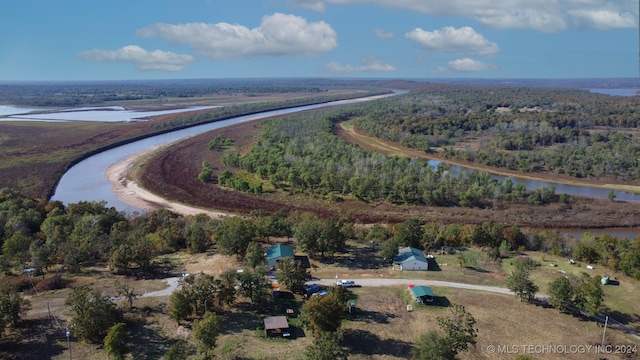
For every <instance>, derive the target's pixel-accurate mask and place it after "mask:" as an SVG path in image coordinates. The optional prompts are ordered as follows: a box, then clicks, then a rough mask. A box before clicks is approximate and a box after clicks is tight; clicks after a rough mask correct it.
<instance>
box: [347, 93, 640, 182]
mask: <svg viewBox="0 0 640 360" xmlns="http://www.w3.org/2000/svg"><path fill="white" fill-rule="evenodd" d="M361 107H362V108H363V111H362V115H361V116H359V117H358V118H357V119H356V121H355V124H356V126H357V127H358V128H360V129H363V130H365V131H366V132H368V133H369V134H371V135H373V136H376V137H379V138H382V139H385V140H389V141H394V142H398V143H400V144H402V145H404V146H408V147H411V148H415V149H420V150H424V151H427V152H429V151H433V148H435V147H439V148H443V151H442V155H444V156H445V157H448V158H451V159H457V160H467V161H474V162H478V163H481V164H485V165H490V166H494V167H503V168H508V169H514V170H520V171H525V172H535V171H545V170H546V171H554V172H557V173H566V174H569V175H571V176H576V177H589V176H612V177H618V178H620V179H623V180H632V179H637V178H638V177H640V163H639V162H638V160H637V159H638V155H640V141H638V138H637V137H636V136H634V135H633V133H631V132H628V131H625V129H629V128H636V127H637V126H638V125H640V97H639V96H628V97H612V96H607V95H601V94H594V93H590V92H587V91H581V90H570V89H544V88H515V87H504V88H500V87H480V86H467V87H457V86H447V85H432V86H427V87H426V88H425V89H423V90H421V91H413V92H411V93H409V94H405V95H402V96H396V97H392V98H387V99H382V100H379V101H376V102H371V103H369V104H362V105H361ZM469 141H471V142H476V143H477V144H478V146H468V144H469ZM465 144H467V145H465Z"/></svg>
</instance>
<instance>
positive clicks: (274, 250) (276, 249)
mask: <svg viewBox="0 0 640 360" xmlns="http://www.w3.org/2000/svg"><path fill="white" fill-rule="evenodd" d="M285 258H289V259H291V260H294V259H295V255H294V253H293V248H292V247H291V246H289V245H283V244H278V245H273V246H269V247H268V248H267V267H268V268H269V269H271V268H273V267H275V266H276V263H277V262H278V261H279V260H282V259H285Z"/></svg>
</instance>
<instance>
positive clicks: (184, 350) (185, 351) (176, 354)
mask: <svg viewBox="0 0 640 360" xmlns="http://www.w3.org/2000/svg"><path fill="white" fill-rule="evenodd" d="M188 356H189V345H188V344H187V342H186V341H184V340H178V341H176V342H175V343H173V345H171V346H170V347H169V350H167V352H166V353H165V354H164V359H165V360H187V357H188Z"/></svg>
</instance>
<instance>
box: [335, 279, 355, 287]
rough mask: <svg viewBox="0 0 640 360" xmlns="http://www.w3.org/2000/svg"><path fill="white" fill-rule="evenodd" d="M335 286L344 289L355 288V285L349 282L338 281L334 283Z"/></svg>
mask: <svg viewBox="0 0 640 360" xmlns="http://www.w3.org/2000/svg"><path fill="white" fill-rule="evenodd" d="M336 285H338V286H344V287H354V286H356V283H355V282H353V281H351V280H340V281H338V282H337V283H336Z"/></svg>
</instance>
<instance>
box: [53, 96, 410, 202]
mask: <svg viewBox="0 0 640 360" xmlns="http://www.w3.org/2000/svg"><path fill="white" fill-rule="evenodd" d="M400 93H402V92H396V93H395V94H400ZM391 95H392V94H390V95H387V96H391ZM373 98H379V97H378V96H376V97H373ZM363 101H368V99H351V100H340V101H332V102H329V103H322V104H315V105H306V106H297V107H292V108H288V109H281V110H272V111H265V112H261V113H257V114H252V115H244V116H238V117H234V118H231V119H227V120H222V121H217V122H212V123H208V124H204V125H198V126H193V127H190V128H187V129H181V130H176V131H173V132H170V133H166V134H162V135H156V136H152V137H149V138H146V139H142V140H138V141H135V142H132V143H129V144H126V145H122V146H119V147H116V148H113V149H110V150H105V151H103V152H101V153H99V154H96V155H93V156H91V157H89V158H87V159H85V160H83V161H81V162H79V163H78V164H76V165H74V166H72V167H71V168H70V169H69V170H68V171H67V172H66V173H65V174H64V175H63V176H62V178H61V179H60V182H59V183H58V186H57V187H56V190H55V193H54V194H53V196H52V197H51V200H59V201H61V202H63V203H65V204H69V203H77V202H81V201H106V203H107V204H106V205H107V206H109V207H115V208H116V209H117V210H118V211H124V212H126V213H133V212H144V211H143V210H141V209H138V208H135V207H133V206H131V205H129V204H126V203H124V202H122V201H121V200H120V199H118V197H117V196H116V195H115V194H114V193H113V192H112V191H111V183H110V182H109V181H108V180H107V178H106V177H105V171H106V170H107V168H108V167H109V166H111V165H113V164H115V163H117V162H119V161H122V160H123V159H125V158H126V157H128V156H130V155H132V154H136V153H138V152H141V151H143V150H146V149H154V148H159V147H161V146H164V145H167V144H169V143H172V142H175V141H178V140H181V139H185V138H188V137H191V136H194V135H198V134H202V133H204V132H208V131H212V130H215V129H219V128H222V127H225V126H230V125H234V124H237V123H240V122H243V121H251V120H257V119H262V118H267V117H270V116H276V115H284V114H290V113H294V112H300V111H304V110H311V109H318V108H321V107H328V106H337V105H345V104H353V103H357V102H363Z"/></svg>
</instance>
